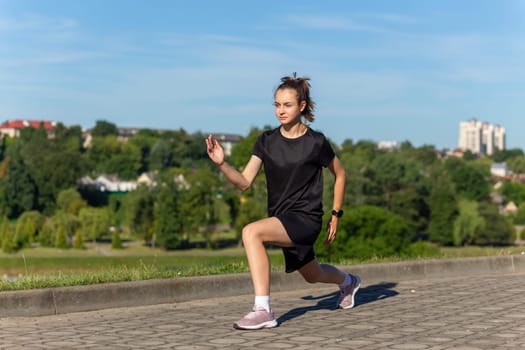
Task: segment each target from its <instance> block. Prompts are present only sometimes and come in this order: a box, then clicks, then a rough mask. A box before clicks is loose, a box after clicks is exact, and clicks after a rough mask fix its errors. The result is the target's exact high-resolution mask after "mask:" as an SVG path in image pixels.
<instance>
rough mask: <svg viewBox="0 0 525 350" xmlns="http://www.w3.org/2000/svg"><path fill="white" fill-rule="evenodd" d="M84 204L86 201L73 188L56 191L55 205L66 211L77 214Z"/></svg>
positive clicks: (85, 204)
mask: <svg viewBox="0 0 525 350" xmlns="http://www.w3.org/2000/svg"><path fill="white" fill-rule="evenodd" d="M86 206H87V203H86V201H85V200H83V199H82V196H81V195H80V193H79V192H78V191H77V190H76V189H75V188H68V189H66V190H62V191H60V192H59V193H58V197H57V207H58V208H59V209H61V210H63V211H65V212H66V213H69V214H72V215H78V212H79V211H80V209H82V208H85V207H86Z"/></svg>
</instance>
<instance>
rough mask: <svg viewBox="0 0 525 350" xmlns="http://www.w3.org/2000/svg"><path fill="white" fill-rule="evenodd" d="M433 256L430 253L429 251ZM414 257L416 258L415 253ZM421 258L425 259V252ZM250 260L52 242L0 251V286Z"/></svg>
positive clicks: (201, 268)
mask: <svg viewBox="0 0 525 350" xmlns="http://www.w3.org/2000/svg"><path fill="white" fill-rule="evenodd" d="M524 251H525V247H524V246H514V247H462V248H452V247H445V248H440V255H439V256H432V258H456V257H472V256H489V255H509V254H521V253H522V252H524ZM269 256H270V260H271V264H272V269H273V270H278V271H281V270H283V267H284V260H283V257H282V254H281V251H280V249H269ZM427 258H428V257H427ZM411 259H412V260H413V259H415V258H411ZM418 259H425V257H420V258H418ZM403 260H407V258H403V257H389V258H381V257H374V258H370V259H367V260H364V261H363V260H352V259H349V260H344V261H339V262H335V263H336V264H339V265H353V264H358V263H380V262H394V261H403ZM247 271H248V264H247V261H246V257H245V256H244V251H243V249H242V248H240V247H235V248H228V249H221V250H205V249H192V250H186V251H172V252H166V251H164V250H162V249H157V248H150V247H144V246H142V245H141V244H130V245H129V246H128V248H126V249H120V250H114V249H111V247H110V246H109V245H108V244H96V245H93V244H88V249H85V250H73V249H70V250H59V249H52V248H31V249H24V250H22V251H20V252H18V253H16V254H10V255H8V254H0V277H2V276H3V277H4V278H0V291H7V290H24V289H36V288H49V287H61V286H76V285H89V284H96V283H108V282H124V281H138V280H147V279H155V278H174V277H185V276H202V275H214V274H227V273H239V272H247Z"/></svg>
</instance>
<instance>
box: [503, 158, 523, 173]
mask: <svg viewBox="0 0 525 350" xmlns="http://www.w3.org/2000/svg"><path fill="white" fill-rule="evenodd" d="M507 165H508V166H509V168H510V169H511V170H512V172H514V173H516V174H525V157H524V156H515V157H512V158H509V159H508V160H507Z"/></svg>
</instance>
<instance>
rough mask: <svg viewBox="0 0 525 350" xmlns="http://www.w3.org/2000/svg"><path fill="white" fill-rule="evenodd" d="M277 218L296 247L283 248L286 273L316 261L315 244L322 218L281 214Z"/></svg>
mask: <svg viewBox="0 0 525 350" xmlns="http://www.w3.org/2000/svg"><path fill="white" fill-rule="evenodd" d="M275 217H276V218H277V219H279V221H281V223H282V224H283V226H284V229H285V230H286V232H287V233H288V236H289V237H290V239H291V240H292V242H293V243H294V245H295V246H294V247H289V248H288V247H286V248H282V249H283V254H284V262H285V271H286V272H288V273H290V272H294V271H296V270H298V269H300V268H301V267H303V266H304V265H306V264H308V263H309V262H311V261H312V260H314V259H315V252H314V243H315V241H316V240H317V237H319V233H320V232H321V227H322V218H321V217H319V218H318V219H316V218H315V217H312V216H307V215H303V214H297V213H286V214H279V215H276V216H275Z"/></svg>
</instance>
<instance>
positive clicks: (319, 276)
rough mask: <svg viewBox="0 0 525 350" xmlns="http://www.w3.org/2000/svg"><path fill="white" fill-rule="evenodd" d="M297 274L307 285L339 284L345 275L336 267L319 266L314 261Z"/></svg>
mask: <svg viewBox="0 0 525 350" xmlns="http://www.w3.org/2000/svg"><path fill="white" fill-rule="evenodd" d="M299 273H300V274H301V275H302V276H303V278H304V279H305V280H306V282H308V283H318V282H320V283H334V284H339V285H340V284H341V283H343V282H344V280H345V276H346V274H345V273H344V272H343V271H341V270H339V269H338V268H337V267H335V266H332V265H328V264H319V263H318V262H317V260H316V259H314V260H312V261H310V262H309V263H308V264H306V265H304V266H303V267H301V268H300V269H299Z"/></svg>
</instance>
